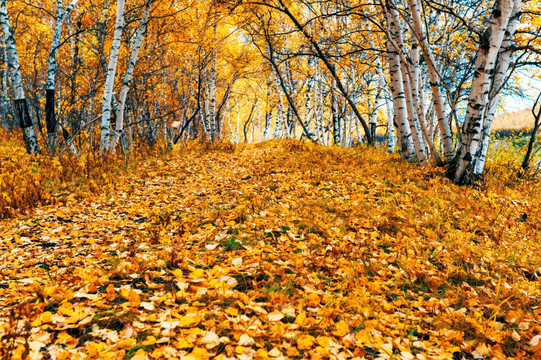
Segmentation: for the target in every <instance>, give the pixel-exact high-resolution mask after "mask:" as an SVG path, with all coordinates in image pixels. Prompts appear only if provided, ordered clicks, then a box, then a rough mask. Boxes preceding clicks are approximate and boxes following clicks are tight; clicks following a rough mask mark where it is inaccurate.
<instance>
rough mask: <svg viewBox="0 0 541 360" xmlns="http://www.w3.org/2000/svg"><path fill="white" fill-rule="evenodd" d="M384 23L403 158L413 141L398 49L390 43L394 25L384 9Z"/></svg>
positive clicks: (409, 150)
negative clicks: (387, 32) (386, 30)
mask: <svg viewBox="0 0 541 360" xmlns="http://www.w3.org/2000/svg"><path fill="white" fill-rule="evenodd" d="M386 10H387V12H386V17H385V19H386V23H387V29H388V31H389V34H388V36H389V40H388V41H387V61H388V63H389V73H390V77H391V92H392V95H393V105H394V114H395V121H396V125H397V130H398V145H399V146H400V149H399V151H400V154H401V156H402V157H403V158H404V159H407V160H409V159H411V156H412V153H413V151H412V150H413V149H412V147H413V142H412V139H411V130H410V125H409V121H408V115H407V106H406V95H405V92H404V84H403V81H402V70H401V66H400V58H399V56H398V53H397V52H398V50H397V49H394V47H393V46H392V45H391V41H392V39H394V38H396V34H395V33H396V27H395V26H394V24H393V20H392V18H391V17H390V15H389V13H388V9H386Z"/></svg>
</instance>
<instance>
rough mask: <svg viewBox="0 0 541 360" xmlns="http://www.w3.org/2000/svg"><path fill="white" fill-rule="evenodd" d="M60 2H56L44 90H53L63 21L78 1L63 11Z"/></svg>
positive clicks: (75, 0) (61, 0)
mask: <svg viewBox="0 0 541 360" xmlns="http://www.w3.org/2000/svg"><path fill="white" fill-rule="evenodd" d="M62 2H63V0H57V5H56V22H55V29H54V36H53V42H52V44H51V51H50V52H49V62H48V67H47V84H46V85H45V89H46V90H54V88H55V75H56V72H57V69H58V66H57V64H56V55H57V54H58V48H59V47H60V40H61V38H62V27H63V25H64V19H65V18H66V17H67V16H69V14H70V13H71V12H72V11H73V9H74V8H75V6H76V5H77V2H78V0H74V1H73V2H72V3H71V4H69V5H68V7H67V8H66V10H64V7H63V5H62Z"/></svg>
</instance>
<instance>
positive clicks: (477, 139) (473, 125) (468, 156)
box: [454, 0, 514, 184]
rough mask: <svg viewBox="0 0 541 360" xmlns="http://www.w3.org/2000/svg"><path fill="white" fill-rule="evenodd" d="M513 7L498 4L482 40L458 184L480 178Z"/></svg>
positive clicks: (506, 0)
mask: <svg viewBox="0 0 541 360" xmlns="http://www.w3.org/2000/svg"><path fill="white" fill-rule="evenodd" d="M513 4H514V2H513V1H512V0H496V1H495V4H494V8H493V10H492V15H491V17H490V20H489V26H488V27H487V29H486V31H485V33H484V34H483V36H482V38H481V43H480V45H479V47H480V49H479V53H478V55H477V60H476V63H475V72H474V78H473V82H472V85H471V90H470V96H469V100H468V107H467V110H466V118H465V121H464V125H463V135H462V141H461V147H460V149H459V153H458V164H457V167H456V171H455V174H454V182H455V183H457V184H466V183H471V182H473V181H474V180H475V179H474V177H475V175H478V174H475V173H474V170H475V167H476V163H477V161H478V160H479V157H480V155H481V150H482V146H481V140H482V132H483V131H482V130H483V125H484V112H485V108H486V106H487V103H488V94H489V92H490V85H491V83H492V77H493V71H494V67H495V64H496V59H497V57H498V53H499V51H500V47H501V45H502V41H503V38H504V35H505V30H506V29H507V25H508V22H509V19H510V17H511V12H512V8H513Z"/></svg>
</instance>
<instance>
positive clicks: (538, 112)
mask: <svg viewBox="0 0 541 360" xmlns="http://www.w3.org/2000/svg"><path fill="white" fill-rule="evenodd" d="M539 99H541V93H539V95H538V96H537V99H536V100H535V102H534V104H533V107H532V115H533V117H534V125H533V129H532V134H531V135H530V141H528V148H527V150H526V155H524V160H522V169H523V170H524V171H526V170H528V168H529V166H530V160H531V156H532V151H533V146H534V143H535V139H536V137H537V130H539V126H541V122H540V118H541V106H539V107H538V106H537V104H539Z"/></svg>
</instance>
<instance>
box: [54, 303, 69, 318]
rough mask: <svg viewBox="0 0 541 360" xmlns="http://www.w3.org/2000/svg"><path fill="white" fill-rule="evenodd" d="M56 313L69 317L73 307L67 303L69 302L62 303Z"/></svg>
mask: <svg viewBox="0 0 541 360" xmlns="http://www.w3.org/2000/svg"><path fill="white" fill-rule="evenodd" d="M57 312H58V313H59V314H60V315H67V316H69V315H71V314H73V305H72V304H71V303H69V302H64V303H62V305H60V307H59V308H58V310H57Z"/></svg>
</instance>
